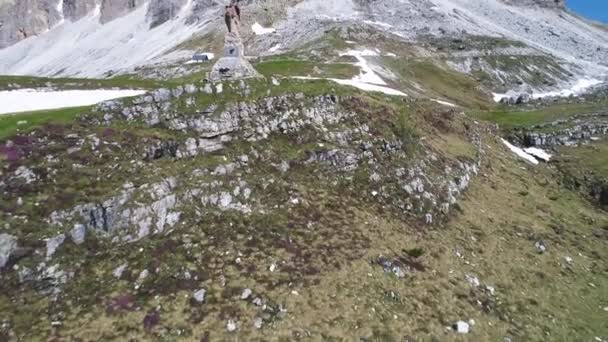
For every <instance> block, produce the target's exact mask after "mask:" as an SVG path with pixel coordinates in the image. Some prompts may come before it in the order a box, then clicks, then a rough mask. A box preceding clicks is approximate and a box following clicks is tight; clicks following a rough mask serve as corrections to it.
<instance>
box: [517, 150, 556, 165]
mask: <svg viewBox="0 0 608 342" xmlns="http://www.w3.org/2000/svg"><path fill="white" fill-rule="evenodd" d="M524 151H525V152H526V153H527V154H529V155H532V156H534V157H536V158H538V159H540V160H543V161H546V162H548V161H549V160H551V158H552V157H553V156H552V155H550V154H549V153H547V152H546V151H545V150H543V149H540V148H538V147H528V148H525V149H524Z"/></svg>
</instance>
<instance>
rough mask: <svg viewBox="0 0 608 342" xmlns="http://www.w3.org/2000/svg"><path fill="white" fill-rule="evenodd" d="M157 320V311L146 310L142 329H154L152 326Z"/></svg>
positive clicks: (158, 317) (158, 318) (155, 324)
mask: <svg viewBox="0 0 608 342" xmlns="http://www.w3.org/2000/svg"><path fill="white" fill-rule="evenodd" d="M159 321H160V315H159V314H158V312H157V311H150V312H148V314H147V315H146V317H144V329H146V330H147V331H150V330H152V329H154V327H155V326H157V325H158V323H159Z"/></svg>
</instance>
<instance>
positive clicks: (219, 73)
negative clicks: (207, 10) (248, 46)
mask: <svg viewBox="0 0 608 342" xmlns="http://www.w3.org/2000/svg"><path fill="white" fill-rule="evenodd" d="M240 14H241V12H240V9H239V8H238V6H237V5H234V4H231V5H230V6H226V14H225V18H226V26H227V28H228V33H226V37H225V39H224V56H223V57H222V58H220V59H219V60H218V61H217V62H216V63H215V65H214V66H213V69H212V70H211V73H210V74H209V79H210V80H211V81H213V82H215V81H221V80H234V79H241V78H251V77H261V75H260V74H259V73H258V72H257V71H256V70H255V69H254V68H253V66H252V65H251V63H249V62H248V61H247V60H246V59H245V47H244V46H243V41H242V40H241V36H240V34H239V24H240V19H241V16H240Z"/></svg>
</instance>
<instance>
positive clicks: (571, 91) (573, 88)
mask: <svg viewBox="0 0 608 342" xmlns="http://www.w3.org/2000/svg"><path fill="white" fill-rule="evenodd" d="M602 83H604V81H601V80H598V79H593V78H582V79H579V80H577V81H576V82H574V83H571V84H570V86H569V87H568V88H565V89H561V90H553V91H547V92H540V93H531V94H530V97H532V98H533V99H535V100H538V99H543V98H546V97H569V96H578V95H581V94H583V93H585V92H586V91H588V90H589V89H591V88H593V87H595V86H596V85H598V84H602ZM512 94H516V92H509V93H505V94H498V93H492V95H493V99H494V102H500V101H501V100H502V99H504V98H509V97H511V96H512Z"/></svg>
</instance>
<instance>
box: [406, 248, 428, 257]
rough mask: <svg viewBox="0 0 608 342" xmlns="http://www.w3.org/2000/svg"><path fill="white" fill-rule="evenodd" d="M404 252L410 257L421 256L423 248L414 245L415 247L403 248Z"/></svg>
mask: <svg viewBox="0 0 608 342" xmlns="http://www.w3.org/2000/svg"><path fill="white" fill-rule="evenodd" d="M405 253H406V254H407V255H409V256H411V257H412V258H420V257H421V256H423V255H424V249H422V248H418V247H416V248H412V249H407V250H405Z"/></svg>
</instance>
